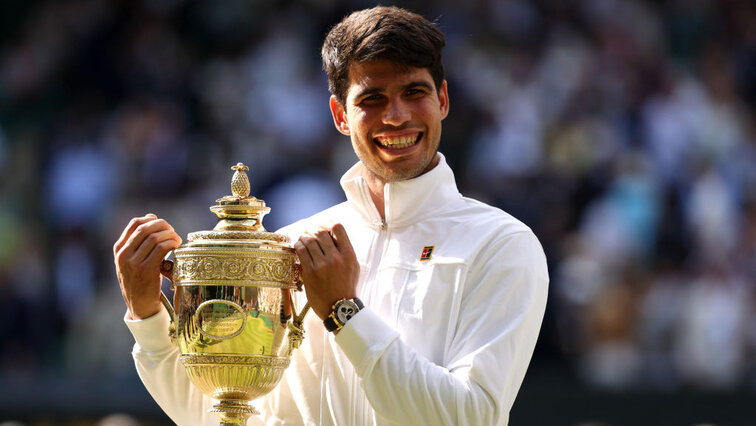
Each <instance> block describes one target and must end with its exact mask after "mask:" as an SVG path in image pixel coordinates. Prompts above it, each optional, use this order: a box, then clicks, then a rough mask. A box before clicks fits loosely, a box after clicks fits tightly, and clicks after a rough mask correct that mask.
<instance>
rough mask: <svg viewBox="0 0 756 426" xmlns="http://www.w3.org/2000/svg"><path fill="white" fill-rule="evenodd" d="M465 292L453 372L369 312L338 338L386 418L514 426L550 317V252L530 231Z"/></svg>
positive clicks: (486, 261) (469, 281)
mask: <svg viewBox="0 0 756 426" xmlns="http://www.w3.org/2000/svg"><path fill="white" fill-rule="evenodd" d="M461 284H462V285H461V288H462V291H463V297H462V298H461V306H460V307H459V317H458V319H457V321H456V324H455V327H454V330H455V331H454V333H453V334H454V335H453V336H450V337H451V338H447V342H449V343H448V344H447V347H446V350H447V356H446V359H447V360H448V363H447V365H437V364H434V363H433V362H431V361H429V360H428V359H426V358H424V357H423V356H421V355H419V354H418V353H417V352H416V351H415V350H414V349H413V348H412V345H411V344H412V342H404V341H403V340H402V338H401V336H400V335H399V333H398V332H397V331H395V330H393V329H392V328H391V327H390V326H389V325H388V324H386V323H385V322H384V321H383V320H382V319H381V318H380V317H379V316H378V315H377V314H376V313H375V312H374V311H371V310H370V308H369V307H368V308H366V309H364V310H363V311H360V312H359V313H358V314H357V315H355V317H354V318H352V319H351V320H350V321H349V323H348V324H347V325H346V326H345V327H344V328H343V329H342V330H341V332H340V333H339V334H338V335H337V336H336V342H337V343H338V344H339V345H340V346H341V348H342V350H343V351H344V353H345V354H346V356H347V357H348V358H349V360H350V361H351V363H352V364H353V365H354V367H355V370H356V372H357V374H358V375H359V377H360V379H361V380H360V381H361V386H362V387H363V388H364V389H365V392H366V394H367V397H368V400H369V401H370V403H371V405H372V406H373V408H374V409H375V411H376V413H378V414H379V415H381V416H382V417H385V418H387V419H389V420H391V421H393V422H395V423H398V424H406V425H420V424H433V425H482V424H490V425H502V424H507V422H508V418H509V410H510V409H511V407H512V404H513V402H514V399H515V396H516V395H517V391H518V390H519V387H520V385H521V384H522V380H523V378H524V376H525V372H526V370H527V367H528V364H529V363H530V358H531V356H532V354H533V349H534V347H535V344H536V340H537V338H538V332H539V330H540V327H541V322H542V320H543V315H544V311H545V306H546V298H547V290H548V272H547V268H546V261H545V257H544V254H543V250H542V248H541V246H540V244H539V242H538V240H537V239H536V237H535V236H534V235H533V234H532V233H531V232H530V231H527V232H520V233H517V234H515V235H512V236H510V237H508V238H504V239H501V241H495V242H493V243H492V244H490V245H489V248H488V249H487V250H485V251H484V252H482V253H481V254H480V255H479V256H477V259H476V262H475V264H474V265H471V266H470V268H469V272H468V274H467V276H466V278H465V282H463V283H461Z"/></svg>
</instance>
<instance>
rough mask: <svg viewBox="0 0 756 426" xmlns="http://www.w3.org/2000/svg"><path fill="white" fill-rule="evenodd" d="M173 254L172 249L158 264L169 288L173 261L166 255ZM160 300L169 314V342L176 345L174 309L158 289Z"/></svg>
mask: <svg viewBox="0 0 756 426" xmlns="http://www.w3.org/2000/svg"><path fill="white" fill-rule="evenodd" d="M171 254H173V251H171V252H170V253H168V254H167V255H166V259H164V260H163V263H162V264H161V265H160V273H161V274H162V275H163V276H164V277H166V278H168V281H170V282H171V288H173V266H174V264H173V261H172V260H168V256H170V255H171ZM160 301H161V302H162V303H163V306H165V309H166V310H167V311H168V315H169V316H170V323H169V324H168V335H169V336H170V338H171V343H173V345H174V346H177V343H176V342H177V340H178V339H177V337H176V310H175V309H173V305H171V302H170V300H168V297H166V295H165V293H163V291H162V290H161V291H160Z"/></svg>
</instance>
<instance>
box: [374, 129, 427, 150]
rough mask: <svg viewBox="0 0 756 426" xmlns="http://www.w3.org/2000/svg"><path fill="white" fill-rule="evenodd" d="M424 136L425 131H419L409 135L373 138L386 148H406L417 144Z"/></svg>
mask: <svg viewBox="0 0 756 426" xmlns="http://www.w3.org/2000/svg"><path fill="white" fill-rule="evenodd" d="M422 137H423V133H422V132H418V133H414V134H408V135H396V136H378V137H376V138H374V139H373V140H374V141H375V142H376V143H377V144H378V145H380V146H381V147H382V148H385V149H404V148H409V147H411V146H413V145H415V144H416V143H418V142H419V141H420V140H421V139H422Z"/></svg>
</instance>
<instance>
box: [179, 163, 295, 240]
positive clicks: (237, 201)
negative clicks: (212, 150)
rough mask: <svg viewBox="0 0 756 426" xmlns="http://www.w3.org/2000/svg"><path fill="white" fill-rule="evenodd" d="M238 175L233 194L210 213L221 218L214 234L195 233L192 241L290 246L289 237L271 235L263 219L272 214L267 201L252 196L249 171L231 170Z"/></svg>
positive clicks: (239, 166)
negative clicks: (232, 241)
mask: <svg viewBox="0 0 756 426" xmlns="http://www.w3.org/2000/svg"><path fill="white" fill-rule="evenodd" d="M231 170H234V175H233V177H232V178H231V193H232V194H233V195H226V196H225V197H223V198H219V199H217V200H215V205H214V206H210V211H212V212H213V213H215V214H216V215H217V216H218V223H216V224H215V227H214V228H213V229H212V230H211V231H198V232H192V233H190V234H189V235H188V241H189V242H191V241H196V240H201V239H209V240H257V241H259V240H264V241H266V242H268V241H269V242H274V243H288V242H289V238H288V237H287V236H285V235H281V234H276V233H273V232H267V231H266V230H265V227H263V224H262V218H263V216H265V215H266V214H268V213H269V212H270V207H266V206H265V201H263V200H260V199H257V198H255V197H252V196H250V195H249V193H250V184H249V178H248V177H247V173H246V172H247V171H248V170H249V167H247V166H245V165H244V164H243V163H237V164H236V165H235V166H233V167H231Z"/></svg>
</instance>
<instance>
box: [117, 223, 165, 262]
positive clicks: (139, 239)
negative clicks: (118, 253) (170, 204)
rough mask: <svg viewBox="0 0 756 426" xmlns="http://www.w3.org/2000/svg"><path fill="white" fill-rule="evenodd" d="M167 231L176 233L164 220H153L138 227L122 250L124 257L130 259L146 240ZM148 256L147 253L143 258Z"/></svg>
mask: <svg viewBox="0 0 756 426" xmlns="http://www.w3.org/2000/svg"><path fill="white" fill-rule="evenodd" d="M165 230H170V231H172V232H175V231H174V230H173V227H172V226H171V225H170V224H168V222H166V221H165V220H163V219H153V220H151V221H149V222H146V223H143V224H141V225H139V226H137V227H136V230H135V231H134V232H133V233H132V234H131V236H130V237H129V239H128V240H127V241H126V244H125V245H124V246H123V248H122V250H123V251H124V255H126V256H129V257H131V256H134V253H135V252H136V251H137V250H139V248H140V247H141V245H142V243H143V242H144V240H145V239H147V238H148V237H149V236H150V235H152V234H154V233H157V232H160V231H165ZM146 255H147V253H144V254H143V256H146ZM143 258H144V257H142V258H141V259H143Z"/></svg>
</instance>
